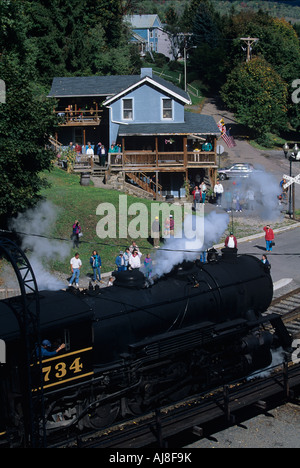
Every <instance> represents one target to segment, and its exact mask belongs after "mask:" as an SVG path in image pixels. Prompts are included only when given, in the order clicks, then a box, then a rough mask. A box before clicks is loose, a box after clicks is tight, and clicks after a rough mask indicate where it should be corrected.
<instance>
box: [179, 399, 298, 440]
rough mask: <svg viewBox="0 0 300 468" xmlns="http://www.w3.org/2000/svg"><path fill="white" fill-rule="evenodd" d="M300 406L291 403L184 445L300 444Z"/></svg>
mask: <svg viewBox="0 0 300 468" xmlns="http://www.w3.org/2000/svg"><path fill="white" fill-rule="evenodd" d="M299 433H300V406H298V405H295V404H291V403H288V404H286V405H283V406H280V407H278V408H275V409H273V410H270V411H268V412H267V413H266V414H260V415H259V416H256V417H254V418H252V419H249V420H247V421H245V422H243V423H241V424H240V425H236V426H232V427H230V428H228V429H225V430H222V431H220V432H217V433H215V434H213V435H211V436H210V437H209V438H203V439H201V440H199V441H197V442H194V443H193V444H191V445H188V446H186V447H185V448H300V437H299Z"/></svg>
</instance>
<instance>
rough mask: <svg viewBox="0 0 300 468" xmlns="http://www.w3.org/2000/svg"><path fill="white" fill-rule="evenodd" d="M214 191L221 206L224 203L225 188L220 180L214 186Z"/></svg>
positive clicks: (218, 204)
mask: <svg viewBox="0 0 300 468" xmlns="http://www.w3.org/2000/svg"><path fill="white" fill-rule="evenodd" d="M214 192H215V194H216V197H217V206H221V205H222V193H223V192H224V188H223V185H222V184H220V181H219V180H217V183H216V185H215V186H214Z"/></svg>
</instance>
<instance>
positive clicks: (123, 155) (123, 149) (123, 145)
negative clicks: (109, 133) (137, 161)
mask: <svg viewBox="0 0 300 468" xmlns="http://www.w3.org/2000/svg"><path fill="white" fill-rule="evenodd" d="M121 150H122V166H124V164H125V138H124V137H123V138H122V148H121Z"/></svg>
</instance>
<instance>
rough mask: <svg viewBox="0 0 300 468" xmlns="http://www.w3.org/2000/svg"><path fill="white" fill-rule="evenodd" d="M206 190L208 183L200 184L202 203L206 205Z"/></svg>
mask: <svg viewBox="0 0 300 468" xmlns="http://www.w3.org/2000/svg"><path fill="white" fill-rule="evenodd" d="M206 190H207V187H206V183H205V182H204V181H203V182H201V184H200V191H201V195H202V203H203V204H205V198H206Z"/></svg>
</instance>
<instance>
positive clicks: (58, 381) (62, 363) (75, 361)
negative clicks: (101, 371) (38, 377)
mask: <svg viewBox="0 0 300 468" xmlns="http://www.w3.org/2000/svg"><path fill="white" fill-rule="evenodd" d="M92 349H93V348H91V347H90V348H85V349H80V350H78V351H74V352H72V353H67V354H63V355H59V356H54V357H52V358H48V359H43V360H42V373H43V388H44V389H46V388H50V387H54V386H58V385H63V384H66V383H68V382H70V381H72V380H77V379H82V378H84V377H88V376H90V375H92V374H93V368H92Z"/></svg>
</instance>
